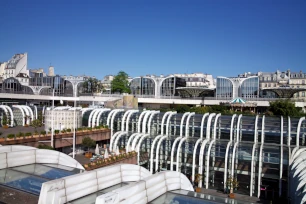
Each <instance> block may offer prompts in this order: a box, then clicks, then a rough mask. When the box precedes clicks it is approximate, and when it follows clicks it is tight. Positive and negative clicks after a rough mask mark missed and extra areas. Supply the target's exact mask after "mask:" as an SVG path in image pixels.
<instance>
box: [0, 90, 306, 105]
mask: <svg viewBox="0 0 306 204" xmlns="http://www.w3.org/2000/svg"><path fill="white" fill-rule="evenodd" d="M0 93H6V94H26V95H34V93H29V92H25V91H13V92H12V91H11V90H2V89H0ZM40 95H42V96H52V93H51V92H50V93H41V94H40ZM124 95H126V94H102V93H78V94H77V96H78V97H81V96H92V97H109V98H114V97H118V98H122V97H123V96H124ZM130 95H131V94H130ZM54 96H63V97H73V94H72V93H61V94H59V93H55V95H54ZM133 96H134V97H137V98H152V99H153V98H155V99H180V100H203V101H205V100H212V101H214V100H217V101H231V100H232V99H233V98H228V97H189V98H183V97H181V96H155V95H133ZM242 99H244V100H246V101H276V100H279V99H283V100H286V99H287V98H242ZM290 100H291V101H292V102H306V99H300V98H290Z"/></svg>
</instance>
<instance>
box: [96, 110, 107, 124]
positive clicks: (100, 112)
mask: <svg viewBox="0 0 306 204" xmlns="http://www.w3.org/2000/svg"><path fill="white" fill-rule="evenodd" d="M109 111H110V109H109V108H104V109H103V110H102V111H99V114H98V116H97V121H96V123H97V126H99V125H100V124H99V122H100V118H101V116H102V114H103V113H105V112H109Z"/></svg>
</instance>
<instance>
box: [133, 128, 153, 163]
mask: <svg viewBox="0 0 306 204" xmlns="http://www.w3.org/2000/svg"><path fill="white" fill-rule="evenodd" d="M149 136H150V134H145V135H144V136H143V137H141V138H140V140H139V142H138V145H137V148H136V152H137V164H138V165H139V156H140V148H141V143H142V141H143V140H144V139H145V138H147V137H149Z"/></svg>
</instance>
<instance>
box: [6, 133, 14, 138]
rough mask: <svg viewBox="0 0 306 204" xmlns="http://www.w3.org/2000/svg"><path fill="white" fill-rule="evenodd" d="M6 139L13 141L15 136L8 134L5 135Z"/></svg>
mask: <svg viewBox="0 0 306 204" xmlns="http://www.w3.org/2000/svg"><path fill="white" fill-rule="evenodd" d="M7 138H9V139H13V138H15V134H8V135H7Z"/></svg>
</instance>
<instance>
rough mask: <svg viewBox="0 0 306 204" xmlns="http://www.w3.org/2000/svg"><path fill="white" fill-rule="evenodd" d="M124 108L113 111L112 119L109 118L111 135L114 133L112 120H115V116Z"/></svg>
mask: <svg viewBox="0 0 306 204" xmlns="http://www.w3.org/2000/svg"><path fill="white" fill-rule="evenodd" d="M123 111H124V110H123V109H117V111H115V112H114V113H113V115H112V119H111V124H110V129H111V136H112V135H113V133H114V120H115V117H116V115H117V114H118V113H120V112H123Z"/></svg>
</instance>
